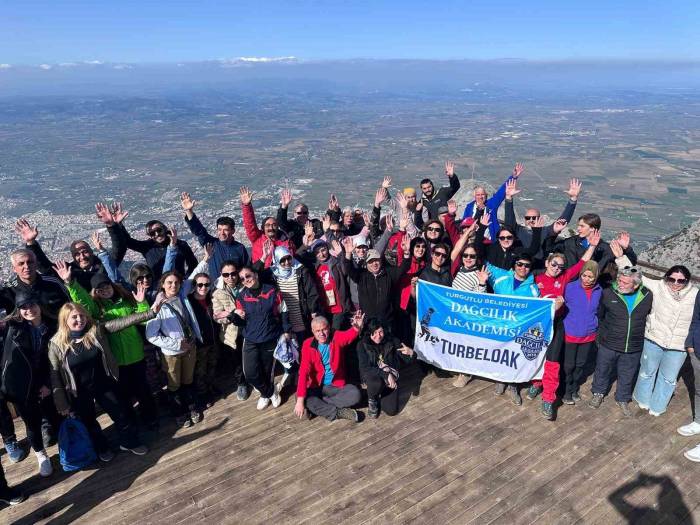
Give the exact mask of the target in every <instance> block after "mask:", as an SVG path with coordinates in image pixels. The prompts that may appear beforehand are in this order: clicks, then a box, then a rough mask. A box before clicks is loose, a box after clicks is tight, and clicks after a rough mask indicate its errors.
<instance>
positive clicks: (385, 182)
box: [382, 175, 391, 190]
mask: <svg viewBox="0 0 700 525" xmlns="http://www.w3.org/2000/svg"><path fill="white" fill-rule="evenodd" d="M389 188H391V177H389V176H388V175H387V176H386V177H384V180H383V181H382V189H384V190H388V189H389Z"/></svg>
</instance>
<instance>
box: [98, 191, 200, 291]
mask: <svg viewBox="0 0 700 525" xmlns="http://www.w3.org/2000/svg"><path fill="white" fill-rule="evenodd" d="M95 212H96V213H97V218H98V219H99V220H100V221H101V222H102V223H103V224H104V225H105V226H106V227H107V231H108V232H109V238H110V240H111V241H112V257H113V259H114V261H115V264H116V265H117V266H119V265H120V264H121V262H122V260H123V259H124V255H125V254H126V250H127V249H128V250H133V251H135V252H138V253H140V254H141V255H143V258H144V259H145V260H146V264H148V266H149V267H150V268H151V271H152V272H153V278H154V279H156V280H158V279H160V276H161V275H162V274H163V273H164V272H163V264H164V263H165V253H166V251H167V249H168V245H169V244H170V237H169V233H168V228H167V227H166V226H165V224H163V222H161V221H158V220H152V221H148V222H147V223H146V235H148V239H147V240H145V241H142V240H137V239H134V238H133V237H131V235H130V234H129V232H128V231H127V230H126V227H125V226H124V222H123V221H124V219H126V218H127V217H128V216H129V212H127V211H125V210H123V209H122V207H121V205H120V204H119V203H115V204H114V205H113V206H112V207H111V208H109V207H107V206H106V205H105V204H102V203H97V204H96V205H95ZM196 266H197V258H196V257H195V256H194V253H193V252H192V248H190V245H189V244H187V243H186V242H185V241H183V240H181V239H180V240H178V255H177V258H176V259H175V264H174V268H173V269H174V270H175V271H177V272H178V273H179V274H180V275H184V274H186V273H191V272H192V271H193V270H194V268H195V267H196Z"/></svg>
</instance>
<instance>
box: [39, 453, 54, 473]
mask: <svg viewBox="0 0 700 525" xmlns="http://www.w3.org/2000/svg"><path fill="white" fill-rule="evenodd" d="M35 455H36V460H37V462H38V463H39V475H40V476H41V477H42V478H48V477H49V476H50V475H51V474H53V467H52V466H51V460H50V459H49V456H47V455H46V451H45V450H42V451H40V452H35Z"/></svg>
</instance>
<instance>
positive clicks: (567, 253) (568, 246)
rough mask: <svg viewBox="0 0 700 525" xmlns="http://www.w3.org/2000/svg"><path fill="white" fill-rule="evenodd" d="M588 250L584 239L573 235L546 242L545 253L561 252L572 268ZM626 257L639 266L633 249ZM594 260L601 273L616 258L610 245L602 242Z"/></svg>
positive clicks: (596, 250)
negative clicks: (560, 239)
mask: <svg viewBox="0 0 700 525" xmlns="http://www.w3.org/2000/svg"><path fill="white" fill-rule="evenodd" d="M586 250H587V248H586V247H585V246H584V245H583V239H582V238H581V237H579V236H578V235H572V236H571V237H569V238H568V239H564V240H562V241H556V240H555V239H553V238H552V237H550V238H549V239H547V240H546V242H545V246H544V251H545V253H552V252H560V253H563V254H564V257H566V267H567V268H571V267H572V266H573V265H574V264H576V263H577V262H579V261H580V260H581V256H582V255H583V254H584V253H586ZM625 255H626V256H627V257H628V258H629V260H630V261H631V262H632V264H637V255H636V254H635V253H634V251H633V250H632V248H631V247H628V248H627V249H626V250H625ZM593 260H594V261H595V262H597V263H598V267H599V268H600V272H601V273H602V272H603V271H604V270H605V267H606V266H607V265H608V264H609V263H611V262H615V256H614V255H613V253H612V250H610V245H609V244H608V243H607V242H605V241H603V240H601V241H600V243H599V244H598V246H597V247H596V249H595V251H594V252H593Z"/></svg>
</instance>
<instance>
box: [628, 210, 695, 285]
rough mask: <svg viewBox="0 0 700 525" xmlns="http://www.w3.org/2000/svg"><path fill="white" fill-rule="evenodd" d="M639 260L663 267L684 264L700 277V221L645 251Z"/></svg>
mask: <svg viewBox="0 0 700 525" xmlns="http://www.w3.org/2000/svg"><path fill="white" fill-rule="evenodd" d="M639 259H640V260H641V261H644V262H646V263H650V264H655V265H657V266H663V267H669V266H673V265H674V264H683V265H685V266H687V267H688V269H689V270H690V271H691V273H692V274H693V275H695V276H700V219H698V220H697V221H695V222H694V223H693V224H691V225H689V226H686V227H685V228H683V229H682V230H681V231H679V232H678V233H675V234H673V235H671V236H670V237H666V238H665V239H662V240H660V241H659V242H658V243H656V244H654V245H653V246H651V247H650V248H648V249H646V250H644V251H643V252H642V253H640V254H639Z"/></svg>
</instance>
